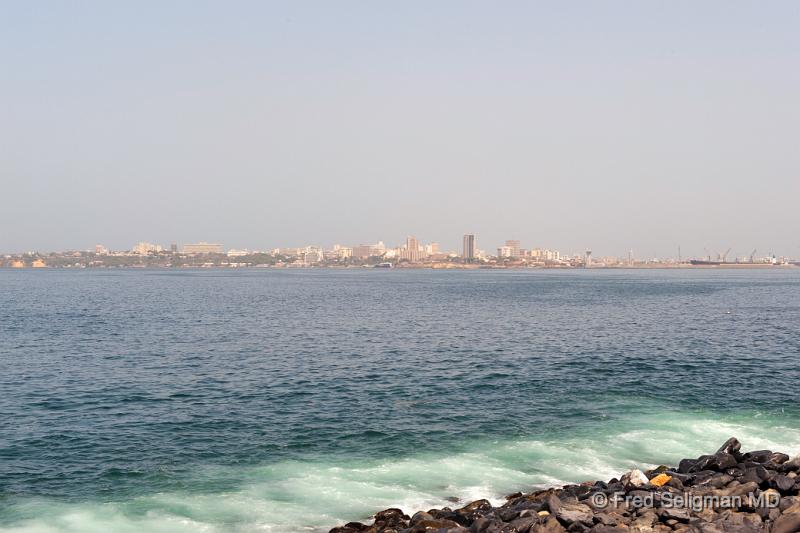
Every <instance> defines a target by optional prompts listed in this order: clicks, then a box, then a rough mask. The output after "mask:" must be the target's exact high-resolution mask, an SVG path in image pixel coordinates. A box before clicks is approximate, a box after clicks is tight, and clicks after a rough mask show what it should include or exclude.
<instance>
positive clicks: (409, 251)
mask: <svg viewBox="0 0 800 533" xmlns="http://www.w3.org/2000/svg"><path fill="white" fill-rule="evenodd" d="M400 257H401V258H402V259H407V260H409V261H410V262H412V263H418V262H419V260H420V259H421V257H422V254H421V253H420V248H419V241H418V240H417V238H416V237H412V236H408V237H407V238H406V247H405V249H404V250H403V252H402V254H401V256H400Z"/></svg>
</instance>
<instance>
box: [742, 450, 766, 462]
mask: <svg viewBox="0 0 800 533" xmlns="http://www.w3.org/2000/svg"><path fill="white" fill-rule="evenodd" d="M771 456H772V450H757V451H754V452H747V453H746V454H744V456H743V458H744V460H745V461H753V462H755V463H766V462H768V461H769V458H770V457H771Z"/></svg>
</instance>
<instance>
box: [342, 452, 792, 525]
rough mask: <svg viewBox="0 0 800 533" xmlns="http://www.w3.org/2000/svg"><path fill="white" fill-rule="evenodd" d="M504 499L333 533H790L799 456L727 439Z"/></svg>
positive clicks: (386, 514) (394, 513)
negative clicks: (661, 461) (665, 460)
mask: <svg viewBox="0 0 800 533" xmlns="http://www.w3.org/2000/svg"><path fill="white" fill-rule="evenodd" d="M505 499H506V502H505V503H503V504H502V505H499V506H493V505H492V503H491V502H489V501H488V500H486V499H480V500H476V501H473V502H470V503H468V504H466V505H464V506H461V507H458V508H455V509H451V508H449V507H444V508H441V509H430V510H428V511H422V510H419V511H416V512H413V513H412V514H406V513H405V512H404V511H403V510H401V509H397V508H389V509H385V510H383V511H380V512H377V513H375V515H373V516H372V517H371V518H372V523H371V524H365V523H361V522H348V523H347V524H344V525H341V526H338V527H334V528H333V529H331V530H330V533H426V532H432V531H437V532H447V533H545V532H549V533H558V532H567V531H569V532H578V533H584V532H592V533H624V532H628V533H633V532H637V533H639V532H640V533H645V532H662V533H666V532H669V531H685V532H692V533H694V532H698V533H718V532H723V531H735V532H740V533H746V532H770V533H793V532H797V531H800V455H798V456H796V457H794V458H790V457H789V456H788V455H787V454H784V453H780V452H773V451H771V450H757V451H750V452H742V451H741V444H740V443H739V441H738V440H737V439H736V438H735V437H731V438H730V439H728V440H727V441H726V442H725V443H724V444H723V445H722V446H721V447H720V448H719V449H718V450H717V451H716V452H715V453H713V454H710V455H702V456H700V457H698V458H696V459H683V460H682V461H680V462H679V464H678V465H676V466H675V465H673V466H670V467H668V466H663V465H662V466H659V467H657V468H655V469H651V470H645V471H644V472H643V471H641V470H638V469H633V470H631V471H629V472H627V473H625V474H623V475H621V476H620V477H619V478H613V479H610V480H608V481H588V482H584V483H580V484H569V485H564V486H562V487H560V488H548V489H545V490H539V491H536V492H532V493H527V494H526V493H521V492H517V493H514V494H510V495H508V496H506V498H505Z"/></svg>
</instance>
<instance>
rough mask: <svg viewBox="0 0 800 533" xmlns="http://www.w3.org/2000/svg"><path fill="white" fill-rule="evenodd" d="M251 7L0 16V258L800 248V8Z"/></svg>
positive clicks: (93, 5) (91, 9) (83, 9)
mask: <svg viewBox="0 0 800 533" xmlns="http://www.w3.org/2000/svg"><path fill="white" fill-rule="evenodd" d="M236 6H237V7H235V8H232V7H231V6H230V5H229V4H226V3H213V2H211V3H204V2H181V1H177V2H167V3H158V4H156V3H144V4H138V3H137V4H134V3H128V4H125V3H119V2H99V1H89V2H84V3H79V4H77V3H64V2H56V1H48V0H44V1H41V2H13V1H12V2H4V3H3V5H2V6H0V59H2V62H3V65H4V67H5V68H4V69H2V71H0V100H2V101H3V102H4V104H5V105H3V106H0V124H2V125H1V126H0V191H2V196H1V197H0V198H2V199H1V200H0V251H2V252H18V251H25V250H59V249H62V250H63V249H86V248H90V247H92V246H94V244H97V243H102V244H104V245H106V246H109V247H112V248H123V247H130V246H131V245H132V244H133V243H136V242H139V241H142V240H146V241H151V242H155V243H160V244H161V245H162V246H167V245H168V244H169V243H171V242H181V243H182V242H198V241H202V240H204V241H208V242H220V243H223V244H225V246H226V247H230V248H244V247H248V246H250V247H282V246H299V245H301V243H317V244H318V245H320V246H330V245H333V244H334V243H336V242H340V241H347V242H349V243H369V242H377V241H378V240H384V241H386V242H392V243H401V242H403V241H404V240H405V238H406V237H407V236H408V235H415V236H417V238H419V239H421V240H425V241H426V242H428V240H430V241H434V240H435V241H436V242H439V243H440V244H441V247H442V248H444V249H448V250H460V249H461V248H462V246H463V242H462V236H463V234H464V233H465V232H475V234H476V235H477V236H478V240H479V243H480V244H479V246H480V247H482V248H484V249H489V250H492V249H495V248H497V247H499V246H503V245H504V243H505V241H506V240H519V241H521V242H523V243H530V245H537V246H542V247H553V248H556V247H557V248H559V249H561V250H564V251H569V252H570V253H571V252H581V253H583V252H582V251H585V250H586V249H591V250H593V251H594V255H593V257H596V256H598V254H599V255H615V256H620V257H625V256H626V255H627V254H628V250H630V249H633V250H634V251H635V253H636V255H637V256H640V257H645V256H658V257H663V256H676V255H677V250H678V247H679V246H680V247H681V250H682V254H683V255H684V256H686V257H693V256H694V257H699V256H703V255H706V252H705V250H706V249H708V250H709V252H710V253H712V254H716V253H718V252H720V251H722V252H724V251H725V250H726V249H728V248H729V247H732V248H733V249H734V251H735V253H737V254H740V255H741V254H748V253H750V251H751V250H752V249H754V248H756V249H758V250H760V251H762V252H763V253H769V252H774V253H777V254H784V255H788V256H800V232H798V229H800V223H799V222H798V217H797V213H798V198H800V175H799V174H800V150H798V149H797V132H798V131H800V111H799V109H800V107H798V105H797V94H800V69H798V68H797V66H798V65H800V32H798V31H797V28H798V27H800V7H798V5H797V3H795V2H789V1H774V2H768V3H766V4H763V3H758V4H757V3H752V2H745V1H737V0H734V1H730V2H727V1H726V2H722V1H707V2H699V3H698V2H668V3H661V4H655V5H654V4H650V3H635V2H615V1H611V2H603V3H594V4H580V5H578V4H570V3H562V2H551V3H545V2H534V3H531V2H522V1H514V0H512V1H510V2H507V3H504V4H503V5H502V6H497V5H495V4H489V3H475V2H456V1H449V0H445V1H443V2H435V3H430V2H424V3H423V2H419V1H413V0H412V1H410V2H402V3H395V4H391V5H383V4H377V3H363V2H350V1H348V0H343V1H342V2H333V3H329V2H324V3H323V2H300V3H298V2H281V1H276V2H247V1H244V2H237V3H236ZM512 248H513V247H512Z"/></svg>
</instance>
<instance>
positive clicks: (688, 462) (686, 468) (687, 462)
mask: <svg viewBox="0 0 800 533" xmlns="http://www.w3.org/2000/svg"><path fill="white" fill-rule="evenodd" d="M696 464H697V460H696V459H683V460H681V462H680V463H678V472H680V473H681V474H688V473H689V472H691V471H692V468H694V466H695V465H696Z"/></svg>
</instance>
